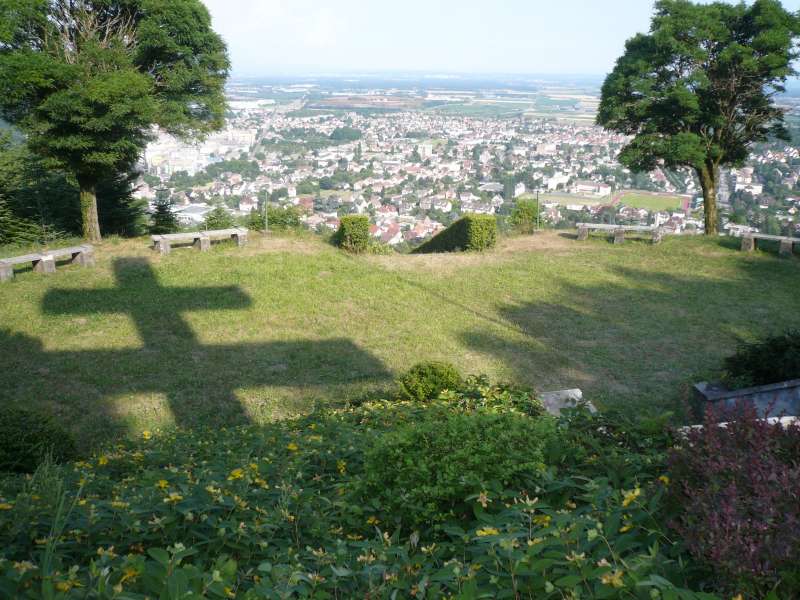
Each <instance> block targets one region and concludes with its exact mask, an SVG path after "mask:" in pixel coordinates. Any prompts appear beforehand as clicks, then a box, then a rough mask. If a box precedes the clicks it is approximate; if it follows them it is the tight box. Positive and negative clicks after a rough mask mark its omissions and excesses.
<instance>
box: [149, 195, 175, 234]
mask: <svg viewBox="0 0 800 600" xmlns="http://www.w3.org/2000/svg"><path fill="white" fill-rule="evenodd" d="M179 229H180V223H178V216H177V215H176V214H175V212H174V211H173V210H172V200H171V199H170V197H169V192H168V191H167V190H164V189H161V190H158V192H156V201H155V212H153V216H152V223H151V225H150V233H152V234H153V235H163V234H165V233H175V232H176V231H178V230H179Z"/></svg>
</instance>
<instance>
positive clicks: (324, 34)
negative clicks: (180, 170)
mask: <svg viewBox="0 0 800 600" xmlns="http://www.w3.org/2000/svg"><path fill="white" fill-rule="evenodd" d="M204 2H205V4H206V6H208V8H209V10H210V11H211V15H212V19H213V26H214V29H215V30H216V31H218V32H219V33H220V34H222V36H223V37H224V38H225V40H226V42H227V43H228V48H229V50H230V54H231V61H232V64H233V75H234V76H269V75H301V74H337V73H342V74H345V73H359V72H370V73H374V72H420V73H428V74H483V75H485V74H500V73H504V74H505V73H513V74H571V75H604V74H605V73H607V72H609V71H610V70H611V69H612V68H613V65H614V62H615V60H616V58H617V57H618V56H619V55H620V54H621V53H622V51H623V49H624V44H625V40H626V39H628V38H629V37H631V36H632V35H634V34H635V33H636V32H639V31H646V30H647V29H648V27H649V22H650V17H651V15H652V9H653V1H652V0H493V1H492V0H204ZM783 4H784V6H785V7H786V8H787V9H789V10H793V11H796V10H800V0H784V2H783Z"/></svg>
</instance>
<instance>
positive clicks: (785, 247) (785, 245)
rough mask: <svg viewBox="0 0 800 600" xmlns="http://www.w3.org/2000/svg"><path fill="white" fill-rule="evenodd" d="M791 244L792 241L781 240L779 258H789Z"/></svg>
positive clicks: (791, 248)
mask: <svg viewBox="0 0 800 600" xmlns="http://www.w3.org/2000/svg"><path fill="white" fill-rule="evenodd" d="M793 246H794V244H793V242H792V240H781V248H780V251H779V252H780V255H781V256H791V255H792V250H793Z"/></svg>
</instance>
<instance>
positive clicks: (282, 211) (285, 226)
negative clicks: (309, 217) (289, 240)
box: [247, 206, 300, 231]
mask: <svg viewBox="0 0 800 600" xmlns="http://www.w3.org/2000/svg"><path fill="white" fill-rule="evenodd" d="M267 218H268V220H269V221H268V225H269V229H270V230H277V231H287V230H289V229H297V228H298V227H300V211H299V210H298V209H297V208H295V207H294V206H287V207H285V208H281V207H273V206H270V207H268V208H267ZM247 227H248V228H249V229H252V230H253V231H264V211H263V210H256V209H253V210H251V211H250V217H249V219H248V222H247Z"/></svg>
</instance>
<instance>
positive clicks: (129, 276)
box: [0, 259, 390, 439]
mask: <svg viewBox="0 0 800 600" xmlns="http://www.w3.org/2000/svg"><path fill="white" fill-rule="evenodd" d="M114 274H115V279H116V284H117V285H116V286H115V287H113V288H107V289H91V290H80V289H72V290H59V289H56V290H51V291H49V292H48V293H47V294H46V295H45V297H44V300H43V306H42V309H43V312H44V313H45V314H51V315H98V314H127V315H129V316H130V317H131V319H132V320H133V322H134V324H135V326H136V328H137V331H138V333H139V337H140V338H141V342H142V345H141V347H140V348H125V349H102V350H77V351H46V350H45V349H44V348H43V345H42V343H41V342H39V341H38V340H35V339H33V338H30V337H26V336H21V335H13V334H10V333H8V332H5V333H4V332H2V331H0V351H2V354H3V356H5V357H7V358H6V364H5V369H6V370H5V372H4V375H3V376H2V377H0V381H2V382H3V389H2V396H3V397H4V398H5V400H4V401H10V402H14V401H16V402H20V401H28V400H31V399H32V397H36V396H38V398H36V399H35V400H33V401H34V402H39V401H41V402H42V403H44V404H46V405H48V406H49V407H50V408H51V409H53V411H54V412H55V413H56V414H61V415H62V416H64V417H67V418H70V417H72V418H75V417H76V416H80V418H83V419H84V420H85V419H90V422H91V423H93V424H94V425H93V427H98V428H101V429H103V430H104V431H100V432H92V433H93V434H96V437H97V438H98V439H102V438H108V437H111V436H112V435H114V433H115V432H119V431H120V430H124V429H125V424H124V423H123V422H122V420H121V419H120V418H119V416H118V407H117V408H115V407H114V406H112V399H117V400H116V402H117V403H118V402H119V401H120V400H119V399H122V400H121V401H122V402H124V399H126V398H130V397H135V396H141V395H142V394H144V395H148V394H149V395H153V394H155V395H164V396H166V398H167V402H168V405H169V410H170V412H171V414H172V417H173V418H174V422H175V424H176V425H178V426H181V427H190V426H197V425H204V426H209V425H210V426H218V425H230V424H240V423H247V422H249V421H250V419H251V416H250V414H249V412H248V410H247V409H246V408H245V406H243V405H242V403H241V401H240V400H239V399H238V398H237V396H236V390H238V389H241V388H252V387H264V386H269V387H291V388H299V389H302V390H313V389H315V388H320V387H328V386H334V387H335V386H341V385H347V384H353V383H357V382H372V383H375V382H385V381H388V380H390V374H389V372H388V371H387V369H386V368H385V366H384V365H383V363H382V362H381V361H380V360H379V359H377V358H376V357H374V356H372V355H371V354H369V353H367V352H365V351H364V350H362V349H361V348H359V347H357V346H356V345H355V344H354V343H353V342H352V341H351V340H347V339H329V340H292V341H280V342H267V343H263V344H236V345H207V344H202V343H201V342H200V341H199V340H198V338H197V336H196V335H195V332H194V331H192V329H191V327H190V326H189V324H188V323H187V322H186V321H185V319H184V318H183V316H182V315H183V313H185V312H193V311H201V310H218V311H219V310H226V311H227V310H244V309H247V308H248V307H250V306H251V300H250V298H249V297H248V296H247V295H246V294H245V293H244V292H243V291H242V290H241V289H240V288H238V287H201V286H198V287H190V288H174V287H164V286H162V285H160V283H159V282H158V279H157V277H156V274H155V272H154V271H153V269H152V267H151V266H150V264H149V263H148V262H147V261H146V260H144V259H120V260H117V261H116V262H115V263H114ZM221 318H224V317H221ZM76 411H77V412H79V413H84V414H82V415H75V413H76ZM87 413H88V414H87Z"/></svg>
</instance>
